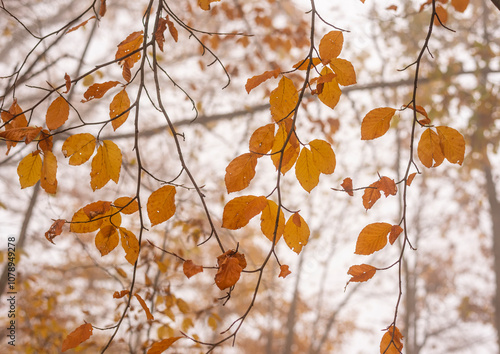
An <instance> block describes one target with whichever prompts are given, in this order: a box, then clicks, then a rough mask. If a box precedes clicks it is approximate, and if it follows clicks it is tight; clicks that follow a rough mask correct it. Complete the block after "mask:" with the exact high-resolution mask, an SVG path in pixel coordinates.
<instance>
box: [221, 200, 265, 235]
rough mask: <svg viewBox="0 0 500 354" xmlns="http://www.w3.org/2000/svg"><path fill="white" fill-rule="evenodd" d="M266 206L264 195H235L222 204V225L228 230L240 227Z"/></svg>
mask: <svg viewBox="0 0 500 354" xmlns="http://www.w3.org/2000/svg"><path fill="white" fill-rule="evenodd" d="M266 206H267V199H266V197H263V196H260V197H257V196H254V195H246V196H242V197H236V198H234V199H232V200H230V201H229V202H227V204H226V205H225V206H224V211H223V213H222V227H224V228H226V229H230V230H236V229H240V228H242V227H243V226H245V225H246V224H248V222H249V221H250V219H252V218H253V217H254V216H256V215H257V214H259V213H260V212H262V210H264V208H265V207H266Z"/></svg>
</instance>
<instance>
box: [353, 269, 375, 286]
mask: <svg viewBox="0 0 500 354" xmlns="http://www.w3.org/2000/svg"><path fill="white" fill-rule="evenodd" d="M376 272H377V268H375V267H374V266H371V265H369V264H360V265H353V266H351V267H350V268H349V270H348V271H347V274H349V275H351V279H349V281H348V282H347V284H349V283H351V282H364V281H367V280H369V279H371V278H373V276H374V275H375V273H376Z"/></svg>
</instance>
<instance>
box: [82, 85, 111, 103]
mask: <svg viewBox="0 0 500 354" xmlns="http://www.w3.org/2000/svg"><path fill="white" fill-rule="evenodd" d="M119 83H120V82H119V81H107V82H103V83H102V84H93V85H91V86H90V87H89V88H88V89H87V91H85V93H84V94H83V97H85V99H84V100H82V103H85V102H88V101H91V100H93V99H94V98H101V97H102V96H104V95H105V94H106V92H108V91H109V90H110V89H112V88H113V87H115V86H116V85H118V84H119Z"/></svg>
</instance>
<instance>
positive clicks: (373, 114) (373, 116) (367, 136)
mask: <svg viewBox="0 0 500 354" xmlns="http://www.w3.org/2000/svg"><path fill="white" fill-rule="evenodd" d="M394 113H396V110H395V109H394V108H390V107H382V108H375V109H373V110H371V111H370V112H368V113H367V114H366V116H365V117H364V118H363V121H362V122H361V140H372V139H376V138H379V137H381V136H382V135H384V134H385V133H387V131H388V130H389V127H390V125H391V119H392V117H393V116H394Z"/></svg>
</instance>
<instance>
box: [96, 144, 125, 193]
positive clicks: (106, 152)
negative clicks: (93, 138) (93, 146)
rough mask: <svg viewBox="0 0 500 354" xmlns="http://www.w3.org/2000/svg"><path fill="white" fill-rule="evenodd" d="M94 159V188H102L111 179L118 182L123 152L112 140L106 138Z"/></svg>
mask: <svg viewBox="0 0 500 354" xmlns="http://www.w3.org/2000/svg"><path fill="white" fill-rule="evenodd" d="M102 143H103V144H102V145H101V146H99V148H98V149H97V153H96V155H95V156H94V158H93V159H92V170H91V171H90V186H91V187H92V190H94V191H95V190H96V189H101V188H102V187H104V186H105V185H106V184H107V183H108V182H109V180H110V179H111V180H113V181H114V182H115V183H118V179H119V178H120V169H121V166H122V153H121V151H120V149H119V148H118V146H116V144H115V143H114V142H112V141H111V140H104V141H103V142H102Z"/></svg>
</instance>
